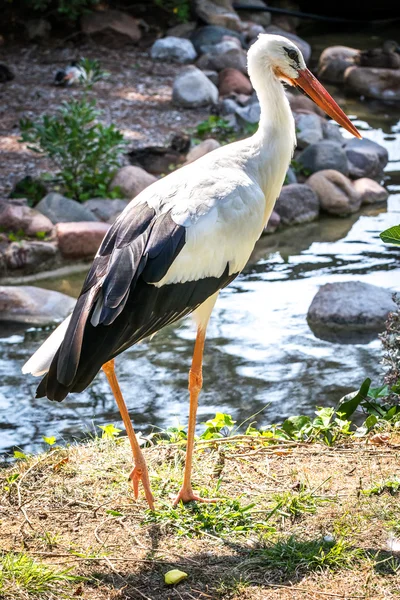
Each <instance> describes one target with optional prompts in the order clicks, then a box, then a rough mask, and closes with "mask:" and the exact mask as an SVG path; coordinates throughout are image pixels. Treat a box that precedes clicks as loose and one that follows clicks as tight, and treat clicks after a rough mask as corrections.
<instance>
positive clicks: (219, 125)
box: [195, 115, 235, 142]
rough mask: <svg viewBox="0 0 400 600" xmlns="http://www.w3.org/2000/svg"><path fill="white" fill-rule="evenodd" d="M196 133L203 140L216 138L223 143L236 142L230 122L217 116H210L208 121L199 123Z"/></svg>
mask: <svg viewBox="0 0 400 600" xmlns="http://www.w3.org/2000/svg"><path fill="white" fill-rule="evenodd" d="M195 133H196V136H197V137H198V138H200V139H202V140H204V139H205V138H208V137H216V138H218V139H219V140H220V141H223V142H232V141H234V140H235V136H234V135H233V134H234V130H233V127H232V125H231V124H230V123H229V121H227V120H226V119H223V118H222V117H218V116H217V115H210V116H209V117H208V119H206V120H205V121H202V122H201V123H199V124H198V125H197V127H196V130H195Z"/></svg>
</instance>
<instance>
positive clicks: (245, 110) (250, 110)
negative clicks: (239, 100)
mask: <svg viewBox="0 0 400 600" xmlns="http://www.w3.org/2000/svg"><path fill="white" fill-rule="evenodd" d="M236 114H237V115H238V116H239V117H240V118H241V119H242V121H244V122H245V123H250V124H251V125H255V124H256V123H258V122H259V120H260V115H261V107H260V104H259V103H258V102H254V104H249V105H248V106H243V107H242V106H239V107H238V108H237V109H236Z"/></svg>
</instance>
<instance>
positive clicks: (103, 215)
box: [85, 198, 128, 223]
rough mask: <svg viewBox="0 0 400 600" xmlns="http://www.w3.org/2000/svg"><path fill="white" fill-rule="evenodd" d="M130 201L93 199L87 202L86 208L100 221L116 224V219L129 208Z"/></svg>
mask: <svg viewBox="0 0 400 600" xmlns="http://www.w3.org/2000/svg"><path fill="white" fill-rule="evenodd" d="M127 204H128V200H122V199H121V198H115V200H111V199H110V198H91V199H90V200H87V201H86V202H85V207H86V208H88V209H89V210H90V212H92V213H93V214H94V216H95V217H97V219H99V221H104V222H105V223H114V221H115V219H116V218H117V217H118V215H120V214H121V213H122V211H123V210H124V208H125V207H126V206H127Z"/></svg>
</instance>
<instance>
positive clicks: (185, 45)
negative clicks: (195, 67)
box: [150, 36, 197, 64]
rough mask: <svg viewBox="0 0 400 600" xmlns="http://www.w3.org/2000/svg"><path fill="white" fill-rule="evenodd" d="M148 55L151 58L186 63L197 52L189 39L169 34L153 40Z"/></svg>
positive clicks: (194, 57) (191, 59)
mask: <svg viewBox="0 0 400 600" xmlns="http://www.w3.org/2000/svg"><path fill="white" fill-rule="evenodd" d="M150 56H151V58H152V59H153V60H164V61H167V62H168V61H170V62H176V63H182V64H186V63H190V62H193V61H194V60H196V58H197V52H196V50H195V49H194V46H193V44H192V42H191V41H190V40H186V39H184V38H178V37H172V36H169V37H165V38H162V39H160V40H156V41H155V42H154V44H153V45H152V47H151V50H150Z"/></svg>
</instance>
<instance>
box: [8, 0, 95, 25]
mask: <svg viewBox="0 0 400 600" xmlns="http://www.w3.org/2000/svg"><path fill="white" fill-rule="evenodd" d="M12 1H13V0H11V2H12ZM99 2H100V0H24V2H23V4H24V7H26V9H28V10H34V11H37V12H41V13H43V12H49V11H51V12H56V13H58V14H59V15H61V16H64V17H66V18H67V19H70V20H71V21H76V20H77V19H79V17H80V16H82V15H83V14H85V13H87V12H90V11H91V10H92V9H93V8H94V7H95V6H96V5H97V4H99Z"/></svg>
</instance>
